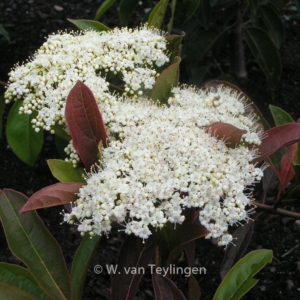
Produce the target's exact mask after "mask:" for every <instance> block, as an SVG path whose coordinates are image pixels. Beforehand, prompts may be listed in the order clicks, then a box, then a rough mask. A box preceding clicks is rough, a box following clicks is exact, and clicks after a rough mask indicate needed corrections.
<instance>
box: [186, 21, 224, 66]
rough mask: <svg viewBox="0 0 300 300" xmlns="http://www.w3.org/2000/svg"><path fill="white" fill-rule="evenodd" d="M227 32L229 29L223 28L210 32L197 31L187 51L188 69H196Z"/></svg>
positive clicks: (213, 29) (212, 29) (210, 29)
mask: <svg viewBox="0 0 300 300" xmlns="http://www.w3.org/2000/svg"><path fill="white" fill-rule="evenodd" d="M227 30H228V27H221V26H220V27H218V28H209V29H208V30H197V31H196V34H195V35H193V36H191V42H190V43H189V44H188V46H187V47H186V50H185V55H186V64H187V68H194V67H195V66H196V65H198V63H199V62H200V61H201V60H203V59H204V58H205V57H206V55H207V53H208V52H209V51H210V50H211V49H212V47H213V46H214V45H215V44H216V42H217V41H218V40H219V38H220V37H221V36H222V35H223V34H224V33H225V32H226V31H227Z"/></svg>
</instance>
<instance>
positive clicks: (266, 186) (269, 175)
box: [262, 167, 279, 202]
mask: <svg viewBox="0 0 300 300" xmlns="http://www.w3.org/2000/svg"><path fill="white" fill-rule="evenodd" d="M278 180H279V179H278V177H277V176H276V173H275V171H274V170H273V169H272V168H270V167H269V168H267V169H266V170H265V171H264V176H263V178H262V185H263V196H262V199H263V202H264V201H265V199H266V197H267V193H268V191H269V190H270V189H272V188H276V189H277V188H278V184H279V182H278Z"/></svg>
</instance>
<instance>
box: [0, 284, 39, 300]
mask: <svg viewBox="0 0 300 300" xmlns="http://www.w3.org/2000/svg"><path fill="white" fill-rule="evenodd" d="M0 299H4V300H15V299H22V300H39V298H37V297H35V296H33V295H32V294H30V293H27V292H25V291H24V290H21V289H19V288H17V287H15V286H12V285H9V284H7V283H3V282H0Z"/></svg>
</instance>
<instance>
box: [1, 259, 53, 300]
mask: <svg viewBox="0 0 300 300" xmlns="http://www.w3.org/2000/svg"><path fill="white" fill-rule="evenodd" d="M1 283H6V284H9V285H11V286H14V287H16V288H19V289H20V290H22V291H25V292H27V293H29V294H31V295H33V296H35V297H37V299H40V300H50V298H49V297H48V296H47V295H46V294H45V293H44V292H43V290H42V289H41V288H40V287H39V285H38V284H37V282H36V281H35V279H34V278H33V276H32V275H31V273H30V272H29V271H28V269H26V268H24V267H20V266H17V265H12V264H6V263H0V284H1ZM0 296H1V293H0ZM1 299H3V298H1Z"/></svg>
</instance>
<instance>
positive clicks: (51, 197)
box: [20, 182, 83, 214]
mask: <svg viewBox="0 0 300 300" xmlns="http://www.w3.org/2000/svg"><path fill="white" fill-rule="evenodd" d="M82 185H83V184H82V183H80V182H67V183H61V182H60V183H55V184H52V185H49V186H47V187H45V188H43V189H41V190H39V191H37V192H36V193H34V194H33V195H32V196H31V197H30V198H29V200H28V201H27V203H26V204H25V205H24V206H23V207H22V209H21V210H20V214H23V213H25V212H28V211H31V210H35V209H39V208H47V207H52V206H57V205H64V204H70V203H71V202H74V201H76V199H77V195H76V193H78V191H79V189H80V188H81V187H82Z"/></svg>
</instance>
